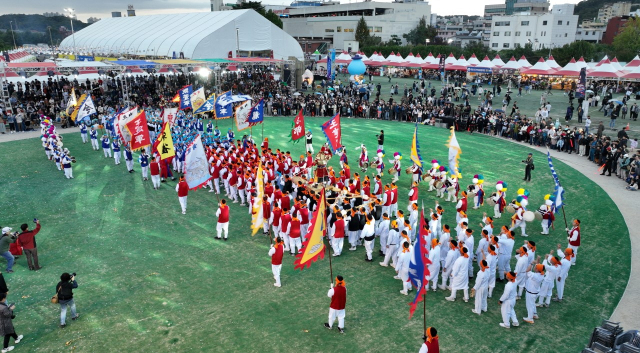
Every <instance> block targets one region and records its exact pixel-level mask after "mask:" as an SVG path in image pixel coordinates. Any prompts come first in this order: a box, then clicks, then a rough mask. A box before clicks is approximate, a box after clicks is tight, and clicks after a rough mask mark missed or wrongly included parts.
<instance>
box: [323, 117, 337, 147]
mask: <svg viewBox="0 0 640 353" xmlns="http://www.w3.org/2000/svg"><path fill="white" fill-rule="evenodd" d="M322 132H324V135H325V136H326V137H327V142H329V146H330V147H331V152H333V153H336V150H337V149H338V148H340V147H342V129H341V128H340V113H338V114H336V116H334V117H333V118H331V119H330V120H329V121H327V122H326V123H324V124H322Z"/></svg>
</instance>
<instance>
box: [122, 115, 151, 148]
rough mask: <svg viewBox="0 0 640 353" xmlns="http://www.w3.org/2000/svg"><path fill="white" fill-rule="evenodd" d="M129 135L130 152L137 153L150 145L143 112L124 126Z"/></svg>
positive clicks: (145, 117)
mask: <svg viewBox="0 0 640 353" xmlns="http://www.w3.org/2000/svg"><path fill="white" fill-rule="evenodd" d="M124 127H125V128H126V129H127V132H129V134H130V135H131V150H132V151H137V150H139V149H142V148H145V147H147V146H149V145H150V144H151V138H150V137H149V128H148V127H147V116H146V115H145V113H144V110H143V111H141V112H140V114H138V115H137V116H136V117H135V118H133V119H132V120H131V121H129V122H128V123H126V125H125V126H124Z"/></svg>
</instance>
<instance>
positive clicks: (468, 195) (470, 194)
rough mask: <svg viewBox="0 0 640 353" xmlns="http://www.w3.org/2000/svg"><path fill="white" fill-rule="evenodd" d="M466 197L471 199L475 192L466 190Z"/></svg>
mask: <svg viewBox="0 0 640 353" xmlns="http://www.w3.org/2000/svg"><path fill="white" fill-rule="evenodd" d="M467 197H468V198H471V199H473V198H474V197H476V193H475V192H468V193H467Z"/></svg>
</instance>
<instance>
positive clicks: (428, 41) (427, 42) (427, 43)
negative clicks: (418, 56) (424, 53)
mask: <svg viewBox="0 0 640 353" xmlns="http://www.w3.org/2000/svg"><path fill="white" fill-rule="evenodd" d="M424 41H425V46H428V45H429V43H431V40H430V39H429V38H427V39H425V40H424Z"/></svg>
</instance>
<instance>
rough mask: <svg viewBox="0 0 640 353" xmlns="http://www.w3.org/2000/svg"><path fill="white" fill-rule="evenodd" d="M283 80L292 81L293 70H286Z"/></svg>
mask: <svg viewBox="0 0 640 353" xmlns="http://www.w3.org/2000/svg"><path fill="white" fill-rule="evenodd" d="M282 80H283V81H284V82H287V83H289V81H291V70H284V75H283V77H282Z"/></svg>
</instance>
